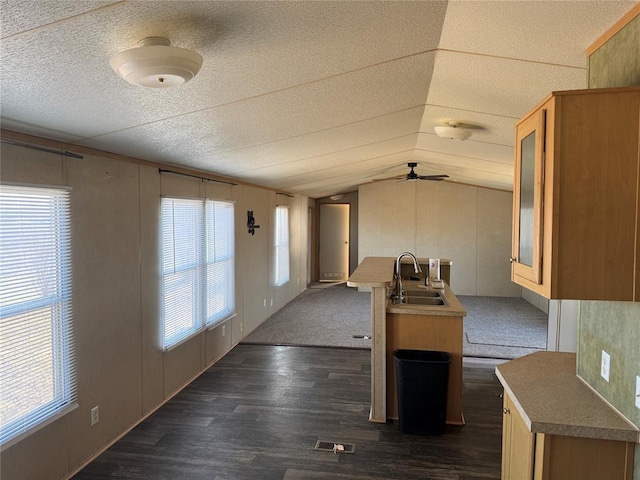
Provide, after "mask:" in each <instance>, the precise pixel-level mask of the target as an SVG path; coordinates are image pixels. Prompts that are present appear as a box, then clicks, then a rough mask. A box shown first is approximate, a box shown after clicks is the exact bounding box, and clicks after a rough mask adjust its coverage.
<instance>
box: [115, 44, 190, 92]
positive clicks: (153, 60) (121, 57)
mask: <svg viewBox="0 0 640 480" xmlns="http://www.w3.org/2000/svg"><path fill="white" fill-rule="evenodd" d="M201 66H202V56H200V54H198V53H196V52H194V51H193V50H187V49H186V48H178V47H172V46H171V44H170V43H169V40H167V39H166V38H162V37H148V38H145V39H143V40H141V41H140V43H139V45H138V47H136V48H131V49H129V50H125V51H124V52H120V53H117V54H115V55H114V56H113V57H111V68H113V70H114V71H115V72H116V73H117V74H118V75H120V76H121V77H122V78H124V79H125V80H126V81H127V82H129V83H132V84H133V85H138V86H140V87H150V88H169V87H175V86H177V85H182V84H183V83H185V82H188V81H189V80H191V79H192V78H193V77H195V76H196V74H197V73H198V71H199V70H200V67H201Z"/></svg>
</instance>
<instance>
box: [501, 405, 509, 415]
mask: <svg viewBox="0 0 640 480" xmlns="http://www.w3.org/2000/svg"><path fill="white" fill-rule="evenodd" d="M509 412H510V410H509V409H508V408H507V407H505V408H503V409H502V413H504V414H505V415H508V414H509Z"/></svg>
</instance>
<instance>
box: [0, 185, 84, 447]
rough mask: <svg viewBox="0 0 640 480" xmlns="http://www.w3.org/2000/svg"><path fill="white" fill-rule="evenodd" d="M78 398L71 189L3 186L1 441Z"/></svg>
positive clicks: (0, 220) (0, 204) (0, 247)
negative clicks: (74, 338)
mask: <svg viewBox="0 0 640 480" xmlns="http://www.w3.org/2000/svg"><path fill="white" fill-rule="evenodd" d="M75 401H76V377H75V358H74V349H73V334H72V308H71V244H70V213H69V191H68V190H66V189H57V188H41V187H24V186H12V185H2V186H0V443H2V444H5V443H6V442H7V441H9V440H11V439H13V438H15V437H17V436H19V435H21V434H24V433H26V432H28V431H29V430H31V429H32V428H34V427H36V426H37V425H39V424H40V423H42V422H44V421H45V420H47V419H49V418H51V417H53V416H54V415H57V414H60V413H61V412H63V411H64V410H65V409H67V408H69V407H71V406H73V404H74V402H75Z"/></svg>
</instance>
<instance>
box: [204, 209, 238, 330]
mask: <svg viewBox="0 0 640 480" xmlns="http://www.w3.org/2000/svg"><path fill="white" fill-rule="evenodd" d="M233 211H234V209H233V203H230V202H218V201H207V325H209V326H211V325H214V324H215V323H217V322H219V321H220V320H222V319H224V318H226V317H228V316H229V315H231V314H233V312H234V311H235V235H234V230H233V225H234V223H233V218H234V216H233Z"/></svg>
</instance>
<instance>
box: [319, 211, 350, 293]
mask: <svg viewBox="0 0 640 480" xmlns="http://www.w3.org/2000/svg"><path fill="white" fill-rule="evenodd" d="M319 233H320V240H319V250H320V253H319V262H318V263H319V274H320V275H319V280H320V281H321V282H343V281H346V280H347V278H348V277H349V204H343V203H333V204H327V203H325V204H321V205H320V228H319Z"/></svg>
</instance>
